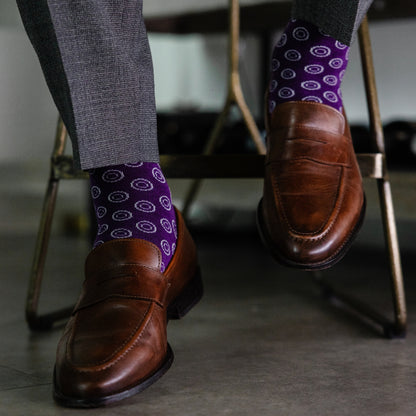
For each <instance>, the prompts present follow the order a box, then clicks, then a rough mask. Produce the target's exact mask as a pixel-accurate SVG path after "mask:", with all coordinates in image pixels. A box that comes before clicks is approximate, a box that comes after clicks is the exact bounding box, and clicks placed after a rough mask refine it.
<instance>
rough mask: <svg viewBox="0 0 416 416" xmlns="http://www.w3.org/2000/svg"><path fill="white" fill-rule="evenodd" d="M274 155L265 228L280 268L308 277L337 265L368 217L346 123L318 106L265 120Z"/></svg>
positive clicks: (297, 107)
mask: <svg viewBox="0 0 416 416" xmlns="http://www.w3.org/2000/svg"><path fill="white" fill-rule="evenodd" d="M266 127H267V156H266V164H265V179H264V190H263V199H262V200H261V201H260V204H259V208H258V215H257V218H258V226H259V231H260V234H261V237H262V240H263V242H264V243H265V245H266V246H267V247H268V249H269V250H270V252H271V254H272V255H273V257H274V258H275V259H276V260H278V261H279V262H281V263H283V264H285V265H288V266H292V267H297V268H301V269H305V270H319V269H325V268H327V267H330V266H332V265H333V264H335V263H336V262H338V261H339V260H340V259H341V258H342V257H343V256H344V255H345V253H346V251H347V250H348V248H349V246H350V245H351V243H352V241H353V239H354V237H355V235H356V234H357V232H358V230H359V228H360V225H361V223H362V220H363V217H364V212H365V198H364V192H363V187H362V179H361V174H360V170H359V167H358V164H357V160H356V157H355V153H354V149H353V146H352V141H351V135H350V131H349V126H348V124H347V122H346V119H345V117H344V116H343V115H342V114H341V113H340V112H338V111H336V110H335V109H333V108H332V107H329V106H326V105H324V104H318V103H313V102H303V101H302V102H297V101H296V102H295V101H294V102H286V103H283V104H280V105H278V106H277V107H276V109H275V110H274V111H273V113H272V114H271V116H270V117H266Z"/></svg>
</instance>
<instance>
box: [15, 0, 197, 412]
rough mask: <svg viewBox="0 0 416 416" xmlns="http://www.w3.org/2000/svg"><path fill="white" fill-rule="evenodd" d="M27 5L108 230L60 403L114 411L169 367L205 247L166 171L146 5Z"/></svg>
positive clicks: (103, 1) (73, 331)
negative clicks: (177, 324)
mask: <svg viewBox="0 0 416 416" xmlns="http://www.w3.org/2000/svg"><path fill="white" fill-rule="evenodd" d="M18 4H19V8H20V11H21V14H22V18H23V21H24V23H25V26H26V28H27V31H28V34H29V36H30V38H31V40H32V43H33V45H34V47H35V49H36V51H37V53H38V56H39V59H40V62H41V64H42V68H43V71H44V74H45V77H46V79H47V82H48V85H49V88H50V90H51V93H52V96H53V98H54V100H55V102H56V104H57V107H58V109H59V111H60V113H61V116H62V118H63V120H64V121H65V123H66V125H67V128H68V131H69V132H70V135H71V139H72V141H73V144H74V146H73V147H74V153H75V154H74V159H75V162H76V164H77V165H78V167H81V168H82V169H85V170H86V169H90V171H89V173H90V179H91V194H92V197H93V200H94V205H95V208H96V215H97V221H98V224H99V230H98V234H97V239H96V242H95V248H94V249H93V250H92V252H91V253H90V254H89V256H88V258H87V260H86V266H85V274H86V280H85V283H84V290H83V293H82V295H81V297H80V299H79V301H78V303H77V305H76V307H75V309H74V312H73V317H72V319H71V320H70V321H69V323H68V325H67V328H66V330H65V333H64V335H63V337H62V339H61V341H60V343H59V345H58V352H57V362H56V366H55V378H54V397H55V399H56V400H57V401H58V402H59V403H61V404H63V405H66V406H71V407H94V406H100V405H105V404H108V403H112V402H115V401H118V400H121V399H123V398H126V397H129V396H131V395H132V394H135V393H138V392H139V391H141V390H143V389H144V388H146V387H147V386H149V385H150V384H152V383H153V382H155V381H156V380H157V379H158V378H159V377H160V376H162V375H163V374H164V372H165V371H167V369H168V368H169V366H170V364H171V362H172V359H173V355H172V351H171V349H170V347H169V345H168V343H167V340H166V325H167V319H175V318H180V317H182V316H184V315H185V314H186V313H187V312H188V311H189V309H190V308H191V307H192V306H194V304H195V303H196V302H197V301H198V300H199V298H200V296H201V290H202V289H201V286H200V281H199V272H198V267H197V256H196V248H195V245H194V243H193V241H192V239H191V237H190V235H189V233H188V231H187V229H186V227H185V225H184V223H183V220H182V217H181V215H180V213H179V212H177V211H176V210H175V209H174V207H172V203H171V198H170V191H169V187H168V185H167V183H166V180H165V178H164V176H163V174H162V172H161V170H160V167H159V165H158V163H157V162H158V150H157V135H156V113H155V103H154V90H153V70H152V62H151V56H150V50H149V45H148V40H147V35H146V32H145V28H144V23H143V18H142V14H141V9H142V0H123V1H120V0H19V1H18ZM91 169H92V170H91ZM97 346H100V348H97Z"/></svg>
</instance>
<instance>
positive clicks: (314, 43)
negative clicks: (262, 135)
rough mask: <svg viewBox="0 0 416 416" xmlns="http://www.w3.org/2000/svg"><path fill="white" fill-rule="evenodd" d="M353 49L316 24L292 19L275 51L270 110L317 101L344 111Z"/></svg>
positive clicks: (270, 89) (270, 90)
mask: <svg viewBox="0 0 416 416" xmlns="http://www.w3.org/2000/svg"><path fill="white" fill-rule="evenodd" d="M349 49H350V48H349V47H348V46H347V45H344V44H342V43H341V42H338V41H337V40H336V39H334V38H332V37H331V36H328V35H326V34H325V33H323V32H322V31H321V30H320V29H318V28H317V27H316V26H315V25H313V24H312V23H309V22H306V21H304V20H297V19H293V20H291V21H290V22H289V24H288V25H287V26H286V29H285V31H284V32H283V35H282V37H281V38H280V40H279V42H278V43H277V44H276V46H275V48H274V51H273V57H272V65H271V66H272V67H271V81H270V85H269V112H270V113H271V112H272V111H273V110H274V108H275V107H276V105H278V104H281V103H283V102H286V101H314V102H318V103H323V104H326V105H329V106H331V107H333V108H335V109H336V110H338V111H342V98H341V90H340V87H341V81H342V78H343V76H344V73H345V70H346V68H347V63H348V53H349Z"/></svg>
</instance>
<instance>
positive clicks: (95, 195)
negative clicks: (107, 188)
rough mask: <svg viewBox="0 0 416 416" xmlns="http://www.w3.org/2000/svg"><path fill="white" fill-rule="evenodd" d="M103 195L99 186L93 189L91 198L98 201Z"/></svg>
mask: <svg viewBox="0 0 416 416" xmlns="http://www.w3.org/2000/svg"><path fill="white" fill-rule="evenodd" d="M100 195H101V189H100V188H99V187H98V186H92V187H91V197H92V199H97V198H98V197H99V196H100Z"/></svg>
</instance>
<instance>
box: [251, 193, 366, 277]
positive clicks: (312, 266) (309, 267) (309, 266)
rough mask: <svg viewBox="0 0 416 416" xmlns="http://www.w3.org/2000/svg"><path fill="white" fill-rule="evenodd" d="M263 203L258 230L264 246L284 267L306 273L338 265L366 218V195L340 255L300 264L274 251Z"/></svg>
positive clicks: (259, 207) (258, 215)
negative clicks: (264, 215) (265, 220)
mask: <svg viewBox="0 0 416 416" xmlns="http://www.w3.org/2000/svg"><path fill="white" fill-rule="evenodd" d="M262 202H263V198H262V199H261V200H260V202H259V204H258V206H257V216H256V219H257V230H258V232H259V235H260V238H261V240H262V242H263V245H264V246H265V247H266V248H267V249H268V251H269V252H270V254H271V255H272V257H273V258H274V259H275V260H276V261H277V262H278V263H280V264H283V265H284V266H289V267H292V268H295V269H300V270H305V271H319V270H325V269H328V268H329V267H332V266H333V265H334V264H336V263H338V262H339V261H340V260H341V259H342V258H343V257H344V256H345V255H346V254H347V252H348V250H349V249H350V247H351V245H352V243H353V242H354V240H355V238H356V237H357V235H358V232H359V231H360V229H361V226H362V224H363V221H364V216H365V210H366V198H365V195H364V198H363V205H362V207H361V213H360V217H359V219H358V221H357V223H356V224H355V226H354V228H353V230H352V232H351V233H350V235H349V237H348V239H347V240H346V241H345V243H344V245H343V246H342V248H341V249H340V250H339V251H338V253H337V254H336V255H335V256H333V257H331V258H330V259H328V260H324V261H321V262H319V263H300V262H295V261H293V260H290V259H288V258H287V257H285V256H284V255H283V254H282V253H280V252H279V251H278V250H276V249H273V248H272V247H273V241H272V239H271V237H270V235H269V233H268V232H267V228H266V226H265V223H264V220H263V214H262Z"/></svg>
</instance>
